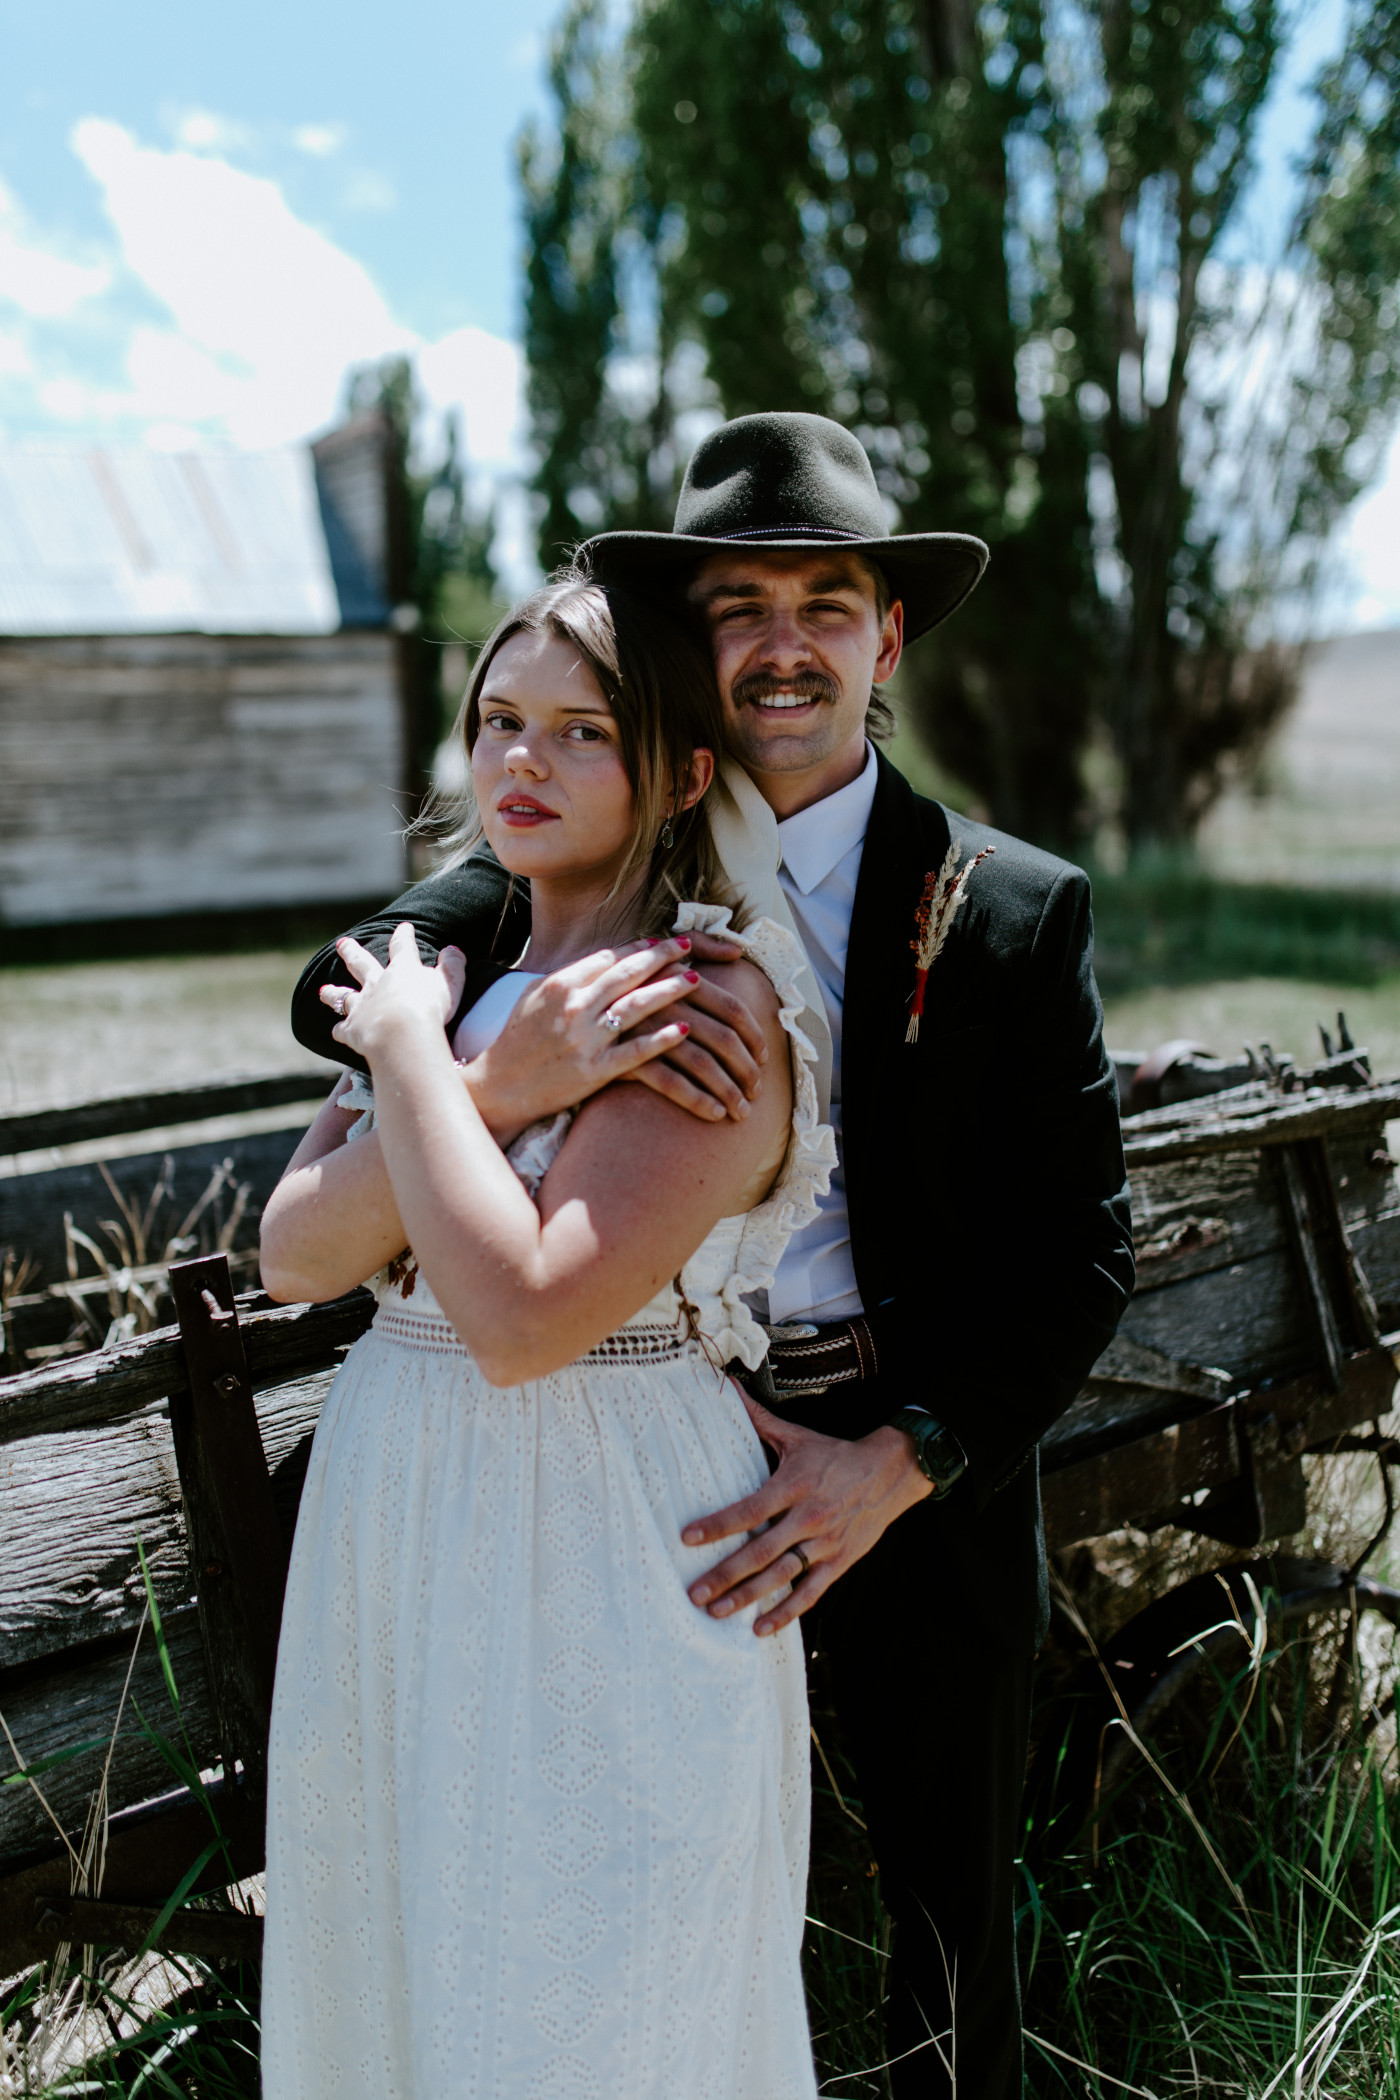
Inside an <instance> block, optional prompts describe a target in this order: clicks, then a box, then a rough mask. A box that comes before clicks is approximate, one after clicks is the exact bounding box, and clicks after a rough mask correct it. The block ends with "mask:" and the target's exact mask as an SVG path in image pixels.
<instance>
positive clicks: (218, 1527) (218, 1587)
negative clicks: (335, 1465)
mask: <svg viewBox="0 0 1400 2100" xmlns="http://www.w3.org/2000/svg"><path fill="white" fill-rule="evenodd" d="M170 1290H171V1296H172V1297H173V1298H174V1301H175V1312H176V1317H177V1319H178V1320H179V1323H180V1339H181V1341H182V1342H183V1344H184V1354H185V1364H186V1368H187V1372H188V1377H189V1389H188V1391H187V1392H183V1393H172V1394H171V1396H170V1423H171V1429H172V1432H173V1436H174V1442H175V1461H176V1464H177V1465H178V1467H179V1470H180V1487H181V1491H182V1493H183V1496H184V1503H185V1524H186V1531H187V1535H188V1540H189V1553H190V1567H191V1570H192V1572H193V1575H194V1579H195V1586H196V1592H197V1596H198V1604H199V1623H200V1631H201V1633H202V1634H203V1637H204V1652H205V1657H206V1660H207V1663H208V1669H209V1686H210V1691H211V1693H212V1696H213V1700H214V1706H215V1711H216V1713H217V1716H218V1724H219V1735H220V1742H221V1746H222V1749H223V1755H224V1771H225V1775H226V1777H227V1778H228V1780H229V1781H230V1782H232V1781H233V1778H234V1767H235V1760H236V1761H237V1762H238V1763H239V1764H241V1765H242V1768H243V1784H244V1786H245V1787H246V1788H248V1790H249V1791H250V1792H254V1793H257V1794H261V1793H262V1792H263V1791H264V1789H265V1787H266V1778H267V1736H268V1727H269V1724H270V1722H271V1718H272V1680H273V1673H274V1670H275V1668H276V1662H277V1636H278V1632H279V1629H280V1627H281V1622H282V1594H283V1590H284V1589H285V1587H286V1580H287V1544H286V1541H285V1539H284V1538H283V1536H282V1528H281V1525H280V1524H279V1522H278V1518H277V1511H276V1507H275V1505H274V1503H273V1497H272V1481H271V1478H270V1477H269V1474H268V1469H267V1458H266V1455H265V1454H264V1451H263V1442H262V1434H261V1431H260V1430H259V1428H258V1417H257V1411H256V1409H255V1408H254V1406H253V1388H252V1384H251V1381H250V1379H249V1375H248V1361H247V1357H246V1355H245V1353H244V1348H243V1337H242V1335H241V1334H240V1332H239V1327H238V1314H237V1312H236V1311H235V1309H234V1300H233V1279H232V1276H231V1275H230V1273H229V1265H228V1258H227V1256H226V1255H223V1254H211V1255H206V1256H203V1257H202V1258H200V1259H199V1260H197V1261H183V1262H174V1263H172V1264H171V1269H170Z"/></svg>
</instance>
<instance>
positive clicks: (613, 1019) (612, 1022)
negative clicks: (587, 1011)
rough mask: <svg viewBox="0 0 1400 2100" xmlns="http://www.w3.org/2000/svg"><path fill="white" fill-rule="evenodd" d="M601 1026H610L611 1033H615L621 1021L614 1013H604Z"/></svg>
mask: <svg viewBox="0 0 1400 2100" xmlns="http://www.w3.org/2000/svg"><path fill="white" fill-rule="evenodd" d="M603 1026H604V1028H610V1029H611V1030H612V1032H613V1034H614V1035H616V1034H617V1031H618V1029H619V1028H621V1026H622V1022H621V1020H620V1019H619V1017H618V1016H617V1015H616V1014H604V1016H603Z"/></svg>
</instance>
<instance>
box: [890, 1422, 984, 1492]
mask: <svg viewBox="0 0 1400 2100" xmlns="http://www.w3.org/2000/svg"><path fill="white" fill-rule="evenodd" d="M890 1427H891V1429H902V1430H903V1431H904V1432H905V1434H906V1435H907V1436H910V1437H912V1438H913V1440H914V1457H915V1460H916V1462H917V1464H918V1468H919V1471H920V1472H921V1473H922V1474H923V1476H924V1478H925V1480H927V1481H928V1483H929V1485H930V1486H931V1487H932V1489H933V1491H934V1494H935V1495H947V1494H950V1493H951V1491H952V1490H953V1489H954V1488H955V1487H956V1486H957V1484H958V1482H959V1481H960V1480H961V1479H962V1476H963V1474H964V1473H965V1472H966V1471H967V1453H966V1452H965V1451H964V1450H963V1447H962V1445H961V1444H960V1443H959V1442H958V1440H957V1438H956V1437H955V1436H954V1434H953V1432H952V1430H951V1429H950V1428H949V1427H948V1425H947V1423H946V1422H940V1421H939V1419H938V1417H937V1415H931V1414H930V1413H929V1411H928V1409H927V1408H924V1407H902V1408H901V1409H900V1410H899V1413H898V1414H896V1415H892V1416H891V1417H890Z"/></svg>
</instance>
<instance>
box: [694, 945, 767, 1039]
mask: <svg viewBox="0 0 1400 2100" xmlns="http://www.w3.org/2000/svg"><path fill="white" fill-rule="evenodd" d="M695 967H696V969H697V970H698V971H699V972H700V975H701V976H702V977H703V978H704V979H705V981H706V983H707V984H713V985H716V986H718V988H719V989H720V990H721V991H724V992H728V993H730V994H731V995H732V996H733V997H734V998H736V999H742V1000H743V1002H744V1004H745V1006H747V1007H748V1008H749V1010H750V1012H751V1013H752V1014H753V1017H754V1019H755V1020H756V1021H761V1022H762V1023H763V1024H764V1026H765V1028H767V1029H768V1030H769V1032H770V1033H772V1032H776V1033H777V1034H779V1035H781V1034H782V1032H783V1030H782V1023H781V1022H780V1021H779V1019H778V1012H779V999H778V989H777V986H776V985H775V984H774V982H773V980H772V978H771V977H770V976H769V975H768V972H767V971H766V970H761V969H760V968H759V966H758V964H757V963H755V962H750V961H749V960H748V958H747V957H746V956H740V958H739V960H738V961H737V962H715V963H710V962H707V963H697V964H696V965H695Z"/></svg>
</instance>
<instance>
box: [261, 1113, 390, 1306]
mask: <svg viewBox="0 0 1400 2100" xmlns="http://www.w3.org/2000/svg"><path fill="white" fill-rule="evenodd" d="M349 1084H350V1080H349V1076H348V1075H347V1076H346V1077H345V1078H343V1079H342V1080H341V1081H340V1082H339V1084H338V1085H337V1086H336V1089H335V1091H334V1093H333V1094H332V1095H331V1097H330V1099H329V1101H327V1102H326V1104H325V1106H324V1108H322V1110H321V1112H320V1114H319V1115H318V1116H317V1118H316V1120H315V1122H314V1123H313V1124H312V1125H311V1128H310V1129H309V1130H308V1131H307V1133H306V1135H305V1137H304V1138H303V1139H302V1141H301V1143H300V1144H299V1145H298V1146H297V1149H296V1151H295V1152H294V1153H293V1154H292V1156H291V1158H290V1160H289V1161H288V1162H287V1166H286V1169H285V1171H284V1173H283V1175H282V1179H281V1180H280V1181H279V1182H278V1184H277V1186H276V1188H275V1189H274V1190H273V1191H272V1194H271V1195H270V1196H269V1197H268V1200H267V1203H266V1206H265V1207H264V1210H263V1214H262V1228H261V1238H260V1243H259V1250H260V1251H259V1256H258V1261H259V1268H260V1270H261V1273H262V1283H263V1289H264V1290H265V1291H266V1292H267V1293H268V1294H269V1296H270V1297H273V1298H277V1299H280V1300H281V1302H282V1303H283V1304H284V1305H299V1304H303V1303H305V1302H306V1301H307V1300H310V1301H311V1302H312V1303H315V1304H321V1303H323V1302H324V1301H325V1300H326V1299H327V1298H340V1297H343V1296H344V1294H345V1292H346V1291H353V1290H354V1288H355V1286H356V1284H359V1283H364V1282H366V1281H367V1280H368V1278H369V1277H371V1276H374V1275H376V1274H377V1273H378V1271H379V1270H380V1269H382V1268H383V1266H384V1264H385V1262H386V1261H392V1260H393V1258H394V1256H395V1255H396V1254H401V1253H402V1252H403V1250H404V1248H405V1246H407V1244H408V1238H407V1235H406V1233H405V1232H404V1229H403V1225H402V1224H401V1222H400V1220H399V1208H398V1205H397V1203H396V1202H395V1201H394V1191H393V1188H392V1186H391V1184H390V1181H389V1176H388V1174H387V1172H386V1171H385V1167H384V1149H383V1147H382V1146H381V1144H380V1142H379V1133H378V1131H377V1130H371V1131H369V1132H368V1133H367V1134H366V1135H365V1136H364V1137H361V1138H357V1139H356V1140H355V1142H354V1144H353V1145H352V1144H349V1143H347V1139H348V1137H349V1134H350V1126H351V1124H352V1123H353V1122H354V1120H355V1114H356V1113H357V1111H351V1112H350V1113H349V1114H347V1113H346V1112H345V1110H343V1109H342V1108H340V1107H339V1106H338V1102H339V1099H340V1096H341V1095H342V1094H343V1093H344V1092H345V1090H346V1088H347V1087H348V1086H349Z"/></svg>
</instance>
